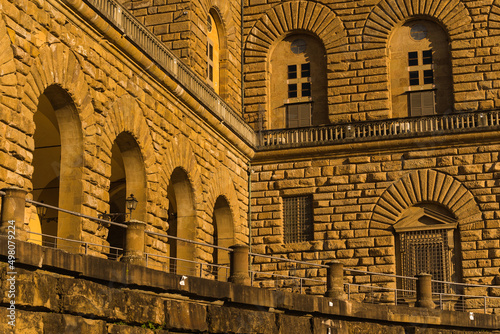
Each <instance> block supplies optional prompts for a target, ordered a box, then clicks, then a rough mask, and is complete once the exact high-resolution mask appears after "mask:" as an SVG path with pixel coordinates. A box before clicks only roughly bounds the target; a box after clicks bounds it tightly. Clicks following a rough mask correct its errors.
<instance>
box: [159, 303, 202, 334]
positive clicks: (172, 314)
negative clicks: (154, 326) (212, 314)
mask: <svg viewBox="0 0 500 334" xmlns="http://www.w3.org/2000/svg"><path fill="white" fill-rule="evenodd" d="M165 310H166V315H167V316H166V323H167V327H168V328H169V329H177V330H181V331H196V332H204V331H207V329H208V324H207V307H206V306H205V305H200V304H195V303H189V302H184V301H182V302H178V301H174V300H167V301H165Z"/></svg>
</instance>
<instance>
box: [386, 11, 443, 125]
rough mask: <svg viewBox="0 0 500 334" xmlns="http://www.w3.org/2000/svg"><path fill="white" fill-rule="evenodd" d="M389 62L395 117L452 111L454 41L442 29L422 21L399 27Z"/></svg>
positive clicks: (420, 19)
mask: <svg viewBox="0 0 500 334" xmlns="http://www.w3.org/2000/svg"><path fill="white" fill-rule="evenodd" d="M389 59H390V87H391V100H392V117H396V118H399V117H408V116H429V115H435V114H445V113H450V112H451V111H452V109H453V82H452V71H451V53H450V39H449V36H448V34H447V33H446V31H445V30H444V29H443V28H442V27H441V25H439V24H438V23H436V22H434V21H431V20H430V19H422V18H419V19H413V20H410V21H407V22H405V23H404V24H402V25H400V26H397V27H395V28H394V30H393V32H392V34H391V38H390V41H389Z"/></svg>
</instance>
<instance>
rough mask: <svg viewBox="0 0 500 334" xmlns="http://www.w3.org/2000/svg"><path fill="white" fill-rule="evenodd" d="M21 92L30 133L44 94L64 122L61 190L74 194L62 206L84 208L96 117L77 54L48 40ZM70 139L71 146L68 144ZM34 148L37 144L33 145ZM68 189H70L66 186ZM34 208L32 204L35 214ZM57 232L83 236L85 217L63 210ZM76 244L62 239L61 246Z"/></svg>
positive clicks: (32, 64)
mask: <svg viewBox="0 0 500 334" xmlns="http://www.w3.org/2000/svg"><path fill="white" fill-rule="evenodd" d="M22 92H23V93H22V95H21V104H20V108H21V110H20V111H21V114H22V115H24V117H26V118H27V119H28V120H30V122H29V124H30V127H29V129H27V130H28V131H27V132H28V135H31V136H32V135H34V130H35V124H34V114H35V112H36V111H37V110H38V105H39V101H40V97H41V96H42V94H45V95H46V96H47V97H48V98H49V100H50V102H51V104H52V107H53V108H54V109H55V110H56V116H57V122H58V123H59V125H60V126H61V143H62V144H63V145H62V151H61V164H60V165H61V171H60V173H61V174H60V175H61V176H60V179H61V183H60V185H61V190H62V191H69V190H71V193H72V194H73V196H62V197H60V200H59V204H58V205H59V207H61V208H64V209H67V210H71V211H76V212H82V211H83V203H84V202H85V200H84V196H85V194H84V192H83V178H84V177H83V168H82V167H83V162H84V154H85V151H84V137H83V136H84V127H85V124H86V123H85V122H84V121H83V120H84V119H88V118H90V117H92V114H93V106H92V103H91V98H90V91H89V89H88V86H87V84H86V81H85V78H84V73H83V71H82V69H81V67H80V65H79V62H78V59H77V56H76V55H75V54H74V53H73V52H72V51H71V50H70V49H69V48H68V47H66V46H65V45H63V44H62V43H53V44H45V45H43V46H42V47H41V48H40V53H39V55H38V57H36V58H35V59H33V61H32V63H31V66H30V72H29V73H28V75H27V76H26V83H25V85H24V86H23V90H22ZM67 143H70V144H71V145H70V147H68V145H66V144H67ZM32 149H33V150H34V147H33V148H32ZM65 189H66V190H65ZM33 212H34V208H32V214H31V216H33ZM58 220H59V222H58V228H57V234H58V236H59V237H63V238H68V239H76V240H80V239H81V233H82V219H81V218H78V217H75V216H71V215H69V214H64V213H61V212H60V213H59V217H58ZM66 246H67V247H68V249H69V250H71V251H74V245H70V244H68V245H65V244H64V242H62V241H61V242H60V243H58V247H62V248H65V247H66Z"/></svg>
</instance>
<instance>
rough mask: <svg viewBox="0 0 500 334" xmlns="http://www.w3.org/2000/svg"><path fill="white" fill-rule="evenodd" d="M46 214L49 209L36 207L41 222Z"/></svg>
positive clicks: (40, 206)
mask: <svg viewBox="0 0 500 334" xmlns="http://www.w3.org/2000/svg"><path fill="white" fill-rule="evenodd" d="M40 203H43V201H41V202H40ZM46 213H47V207H46V206H42V205H38V206H37V207H36V214H37V215H38V217H39V219H40V221H42V220H43V217H44V216H45V214H46Z"/></svg>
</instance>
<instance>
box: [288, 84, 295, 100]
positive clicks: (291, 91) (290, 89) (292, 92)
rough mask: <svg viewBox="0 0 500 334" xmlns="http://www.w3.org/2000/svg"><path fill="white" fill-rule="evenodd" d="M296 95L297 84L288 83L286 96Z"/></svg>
mask: <svg viewBox="0 0 500 334" xmlns="http://www.w3.org/2000/svg"><path fill="white" fill-rule="evenodd" d="M294 97H297V84H288V98H289V99H292V98H294Z"/></svg>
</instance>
